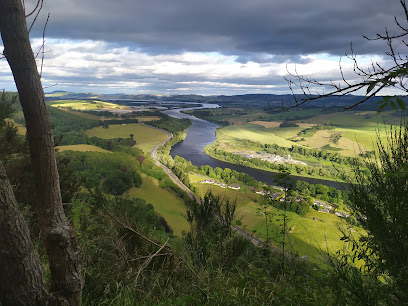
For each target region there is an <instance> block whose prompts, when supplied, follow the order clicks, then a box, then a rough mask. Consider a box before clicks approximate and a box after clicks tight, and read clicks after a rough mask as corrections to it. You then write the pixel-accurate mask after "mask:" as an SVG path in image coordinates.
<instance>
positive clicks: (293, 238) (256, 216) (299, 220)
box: [189, 174, 345, 263]
mask: <svg viewBox="0 0 408 306" xmlns="http://www.w3.org/2000/svg"><path fill="white" fill-rule="evenodd" d="M189 178H190V181H191V182H192V183H193V185H194V186H195V187H196V188H197V189H198V190H199V192H200V195H203V194H205V192H206V191H208V190H212V192H213V193H214V194H216V195H220V196H225V197H228V198H229V199H231V200H236V201H237V211H236V219H238V220H241V222H242V227H243V228H245V229H246V230H247V231H248V232H249V233H253V234H254V235H255V236H257V237H260V238H262V239H266V227H265V216H264V214H263V209H262V196H261V195H258V194H256V193H254V192H253V191H251V189H250V188H247V187H243V188H241V190H239V191H235V190H231V189H224V188H220V187H218V186H214V185H209V184H201V183H199V181H201V180H204V179H205V178H206V177H204V176H200V175H197V174H190V175H189ZM268 211H269V213H270V215H271V220H270V221H271V222H270V223H269V237H270V239H272V242H273V244H274V245H276V246H278V247H280V246H281V242H282V238H281V234H280V232H281V230H282V220H283V219H282V214H283V211H282V210H280V209H277V208H275V207H272V206H269V208H268ZM287 217H288V227H289V228H290V231H289V234H288V239H287V242H288V246H287V247H288V249H290V250H291V251H292V252H295V253H297V254H299V256H304V255H307V256H308V257H309V260H311V261H313V262H316V263H321V260H322V255H321V254H320V252H321V251H323V252H325V251H327V250H329V252H330V253H335V252H336V251H337V250H340V249H341V248H343V246H344V243H343V242H342V241H340V231H339V230H338V226H340V225H341V224H343V225H344V224H345V221H344V220H343V219H341V218H339V217H337V216H335V215H333V214H327V213H321V212H317V211H315V210H314V209H310V211H309V213H308V214H307V215H306V216H304V217H301V216H299V215H298V214H296V213H294V212H287Z"/></svg>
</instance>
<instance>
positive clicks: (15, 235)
mask: <svg viewBox="0 0 408 306" xmlns="http://www.w3.org/2000/svg"><path fill="white" fill-rule="evenodd" d="M47 298H48V296H47V293H46V291H45V285H44V276H43V269H42V266H41V262H40V258H39V257H38V254H37V253H36V252H35V249H34V246H33V243H32V242H31V238H30V232H29V229H28V226H27V223H26V221H25V220H24V218H23V215H22V213H21V212H20V210H19V209H18V205H17V201H16V198H15V197H14V193H13V189H12V188H11V185H10V183H9V181H8V179H7V176H6V171H5V170H4V167H3V164H2V163H1V161H0V301H1V303H3V304H4V305H44V304H46V301H47Z"/></svg>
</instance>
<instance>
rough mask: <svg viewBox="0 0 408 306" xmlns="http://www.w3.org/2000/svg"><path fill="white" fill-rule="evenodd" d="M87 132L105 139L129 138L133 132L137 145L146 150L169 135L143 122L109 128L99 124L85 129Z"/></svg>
mask: <svg viewBox="0 0 408 306" xmlns="http://www.w3.org/2000/svg"><path fill="white" fill-rule="evenodd" d="M85 134H86V135H87V136H89V137H92V136H96V137H99V138H103V139H114V138H129V135H130V134H133V135H134V140H135V141H136V145H135V147H137V148H140V149H142V150H143V151H144V152H149V151H150V150H151V149H152V148H154V147H155V146H156V145H158V144H159V143H161V142H163V141H164V140H166V137H167V136H166V134H165V133H163V132H161V131H159V130H157V129H154V128H151V127H149V126H145V125H143V124H142V123H129V124H125V125H121V124H112V125H109V128H107V129H104V128H103V127H102V126H99V127H96V128H93V129H90V130H87V131H85Z"/></svg>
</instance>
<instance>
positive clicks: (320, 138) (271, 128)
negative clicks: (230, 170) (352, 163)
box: [217, 111, 400, 156]
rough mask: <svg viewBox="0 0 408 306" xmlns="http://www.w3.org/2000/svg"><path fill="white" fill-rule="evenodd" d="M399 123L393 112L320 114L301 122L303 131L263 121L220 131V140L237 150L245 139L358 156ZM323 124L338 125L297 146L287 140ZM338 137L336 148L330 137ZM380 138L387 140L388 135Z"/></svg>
mask: <svg viewBox="0 0 408 306" xmlns="http://www.w3.org/2000/svg"><path fill="white" fill-rule="evenodd" d="M289 113H290V112H289ZM280 117H282V116H279V118H280ZM224 119H226V118H224ZM276 119H278V118H276ZM399 120H400V119H399V118H398V117H395V116H392V112H391V111H388V112H384V113H382V114H376V112H337V113H330V114H321V113H317V114H316V116H314V117H312V118H308V119H300V120H299V121H298V123H300V122H303V123H300V125H301V126H300V127H292V128H280V127H278V125H277V123H278V122H279V121H260V120H258V121H254V122H251V124H247V123H243V124H234V125H231V126H227V127H225V128H222V129H220V130H219V131H218V133H217V139H219V140H220V142H221V143H224V144H225V143H227V142H230V143H234V145H235V147H239V141H240V140H244V139H248V140H252V141H257V142H260V143H276V144H278V145H280V146H283V147H290V146H291V145H292V144H295V145H298V146H299V145H300V146H307V147H311V148H318V149H320V148H323V147H325V148H329V149H330V148H331V147H332V148H333V150H336V151H337V152H339V153H340V154H342V155H344V156H356V155H357V154H358V153H360V152H361V151H362V152H365V151H367V150H373V148H374V146H373V142H374V141H375V140H376V138H377V135H376V130H378V129H380V130H384V127H386V126H387V127H388V126H389V124H391V123H393V124H397V123H399ZM323 123H326V124H332V125H335V126H336V128H335V129H333V130H321V131H318V132H317V133H316V134H315V135H313V136H311V137H305V140H304V141H299V142H296V143H294V142H291V141H289V140H288V139H290V138H294V137H296V135H297V133H298V132H300V131H301V130H302V129H304V128H305V127H304V125H313V124H323ZM384 123H385V124H384ZM335 133H341V135H342V137H341V138H340V140H339V141H338V143H336V144H333V143H332V142H331V141H330V136H332V135H333V134H335ZM380 135H381V139H382V140H384V139H385V137H386V136H385V133H380ZM329 146H330V147H329Z"/></svg>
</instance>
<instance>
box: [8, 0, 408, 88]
mask: <svg viewBox="0 0 408 306" xmlns="http://www.w3.org/2000/svg"><path fill="white" fill-rule="evenodd" d="M36 2H37V1H36V0H25V7H26V12H27V13H28V12H30V11H31V10H32V9H33V8H34V6H35V4H36ZM48 13H50V20H49V22H48V25H47V27H46V31H45V48H44V51H45V52H44V63H43V67H42V82H43V86H44V89H45V91H46V92H51V91H54V90H64V91H73V92H95V93H129V94H161V95H169V94H201V95H221V94H222V95H235V94H256V93H262V94H265V93H271V94H285V93H290V90H289V87H288V85H287V81H286V80H285V77H288V70H289V71H291V72H294V71H295V67H296V71H297V72H298V73H299V74H301V75H304V76H307V77H310V78H314V79H317V80H322V81H329V80H331V81H335V82H336V81H340V80H341V75H340V72H339V60H340V58H341V57H342V70H343V72H344V74H345V76H346V78H347V79H348V80H350V81H351V82H352V81H358V79H357V78H356V75H355V74H354V73H353V64H352V62H351V61H347V59H346V58H345V57H344V55H345V54H350V52H351V50H350V43H351V42H352V44H353V51H354V52H355V53H356V54H358V60H359V63H360V64H361V66H362V67H365V66H368V65H369V64H370V63H371V62H372V61H374V62H378V63H380V64H381V65H384V66H387V65H389V64H390V62H389V59H388V57H387V56H385V52H386V51H387V46H386V44H385V43H384V42H381V41H368V40H366V39H364V38H363V36H362V35H366V36H368V37H375V34H376V33H384V31H385V27H387V28H388V29H389V30H390V31H391V32H392V33H398V31H397V29H396V26H395V22H394V16H397V17H398V19H399V20H400V21H401V23H402V24H404V25H405V24H406V20H405V19H404V16H403V10H402V7H401V5H400V3H399V0H342V1H338V0H308V1H305V0H205V1H197V0H115V1H112V0H44V5H43V8H42V10H41V12H40V14H39V17H38V18H37V21H36V23H35V24H34V26H33V28H32V30H31V32H30V38H31V41H32V47H33V51H34V53H35V54H36V53H37V52H38V51H39V50H41V45H42V36H43V28H44V24H45V21H46V19H47V15H48ZM34 15H35V14H34ZM34 15H33V16H31V17H29V18H28V20H27V23H28V25H29V26H30V25H31V23H32V21H33V18H34ZM397 47H398V48H400V47H401V46H397ZM2 49H3V47H2V46H0V52H1V51H2ZM401 49H402V48H401ZM401 52H402V51H401ZM41 54H42V53H41V52H40V53H39V56H38V57H37V64H38V67H39V69H41V67H40V66H41ZM3 88H4V89H6V90H15V86H14V82H13V77H12V74H11V71H10V69H9V67H8V64H7V62H6V60H5V59H2V60H0V89H3ZM318 90H319V91H321V90H322V89H321V88H319V89H318ZM323 90H325V89H323Z"/></svg>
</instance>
